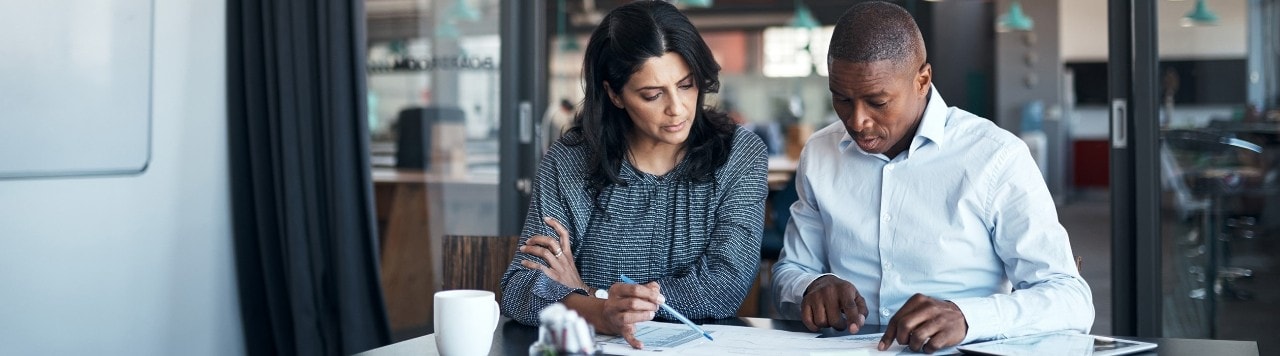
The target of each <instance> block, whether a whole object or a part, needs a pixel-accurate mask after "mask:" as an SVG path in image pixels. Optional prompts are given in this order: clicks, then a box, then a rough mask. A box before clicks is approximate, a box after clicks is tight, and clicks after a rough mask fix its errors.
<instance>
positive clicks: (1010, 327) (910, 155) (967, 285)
mask: <svg viewBox="0 0 1280 356" xmlns="http://www.w3.org/2000/svg"><path fill="white" fill-rule="evenodd" d="M828 62H829V63H830V73H831V74H830V79H829V86H830V90H831V96H832V99H831V100H832V105H833V106H834V108H835V111H836V113H837V114H838V115H839V116H840V121H839V122H837V123H834V124H832V125H831V126H828V127H826V128H824V129H822V130H820V131H818V132H816V133H814V135H813V136H812V137H811V138H810V139H809V142H808V143H807V144H806V145H805V148H804V152H803V153H802V154H801V156H800V165H799V169H798V171H797V176H796V179H797V180H796V190H797V193H798V194H799V196H800V200H799V201H798V202H796V204H795V205H793V206H792V207H791V214H792V217H791V221H790V222H789V223H788V225H787V232H786V238H785V239H786V241H785V246H784V248H783V251H782V257H781V258H780V260H779V262H778V264H777V265H776V266H775V267H774V279H773V285H774V288H775V289H774V293H775V295H776V296H777V298H776V300H778V309H779V310H780V311H781V312H782V313H783V315H784V316H787V317H791V318H799V319H801V320H802V321H803V322H804V323H805V325H806V326H807V327H808V328H809V329H811V330H815V331H816V330H818V329H819V328H823V327H834V328H836V329H840V330H843V329H845V328H849V329H851V330H854V331H856V330H857V329H858V328H860V327H861V326H862V325H863V324H864V323H870V324H878V325H886V326H887V327H888V329H887V331H886V332H885V335H884V337H883V338H882V339H881V341H880V349H881V350H884V349H887V348H888V347H889V346H890V345H891V344H892V343H893V342H895V341H896V342H897V343H898V344H902V345H907V346H908V347H909V348H910V349H911V350H914V351H924V352H934V351H937V350H939V349H942V348H946V347H950V346H953V345H956V344H959V343H968V342H972V341H977V340H987V339H995V338H1004V337H1012V336H1018V335H1024V334H1031V333H1039V332H1045V331H1052V330H1064V329H1070V330H1078V331H1081V332H1087V331H1088V330H1089V327H1090V325H1091V324H1093V298H1092V296H1091V295H1090V291H1089V286H1088V285H1087V284H1085V281H1084V280H1083V279H1082V278H1080V274H1079V272H1078V271H1077V270H1076V266H1075V264H1074V262H1073V261H1074V259H1073V257H1072V253H1071V246H1070V244H1069V241H1068V240H1067V233H1066V230H1065V229H1063V227H1062V225H1060V224H1059V223H1058V217H1057V213H1056V212H1055V211H1054V205H1053V202H1052V199H1051V198H1050V196H1049V192H1048V189H1047V188H1046V187H1045V184H1044V179H1043V178H1042V177H1041V176H1040V171H1039V170H1038V169H1037V168H1036V166H1035V162H1034V161H1032V158H1031V155H1030V152H1029V151H1028V149H1027V146H1026V145H1025V144H1023V143H1022V141H1021V140H1019V139H1018V138H1017V137H1015V136H1014V135H1012V134H1010V133H1009V132H1007V131H1004V130H1001V129H1000V128H999V127H997V126H995V125H994V124H992V123H991V122H990V121H988V120H986V119H983V118H980V117H977V116H974V115H973V114H970V113H967V112H965V111H963V110H960V109H956V108H948V107H947V106H946V103H945V102H943V100H942V96H941V95H940V94H939V93H938V92H937V90H935V89H934V88H933V85H932V82H931V77H932V68H931V67H930V65H929V64H928V63H927V62H926V55H925V47H924V40H923V38H921V36H920V29H919V28H918V27H916V24H915V21H914V20H912V18H911V15H910V14H908V13H907V12H906V10H904V9H902V8H901V7H898V6H897V5H893V4H889V3H885V2H865V3H860V4H858V5H855V6H854V7H853V8H851V9H850V10H849V11H848V12H846V13H845V14H844V15H843V16H842V17H841V18H840V21H839V23H838V24H837V25H836V28H835V32H834V33H833V35H832V39H831V48H830V51H829V52H828Z"/></svg>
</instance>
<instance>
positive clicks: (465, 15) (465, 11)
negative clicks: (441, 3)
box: [449, 0, 480, 21]
mask: <svg viewBox="0 0 1280 356" xmlns="http://www.w3.org/2000/svg"><path fill="white" fill-rule="evenodd" d="M449 16H450V17H452V18H453V19H455V20H461V21H476V20H479V19H480V12H479V11H476V9H474V8H471V5H470V4H467V0H456V1H454V2H453V8H452V9H449Z"/></svg>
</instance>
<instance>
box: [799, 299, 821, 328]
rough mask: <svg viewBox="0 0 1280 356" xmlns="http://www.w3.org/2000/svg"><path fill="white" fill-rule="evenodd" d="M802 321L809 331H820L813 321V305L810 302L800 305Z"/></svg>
mask: <svg viewBox="0 0 1280 356" xmlns="http://www.w3.org/2000/svg"><path fill="white" fill-rule="evenodd" d="M800 322H802V323H804V327H805V328H808V329H809V331H818V325H816V324H814V323H813V307H811V306H810V303H802V304H801V305H800Z"/></svg>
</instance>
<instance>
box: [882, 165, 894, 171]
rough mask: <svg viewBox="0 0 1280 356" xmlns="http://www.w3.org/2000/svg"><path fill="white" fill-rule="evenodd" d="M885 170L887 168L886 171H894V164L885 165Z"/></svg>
mask: <svg viewBox="0 0 1280 356" xmlns="http://www.w3.org/2000/svg"><path fill="white" fill-rule="evenodd" d="M884 170H886V171H893V165H892V164H890V165H886V166H884Z"/></svg>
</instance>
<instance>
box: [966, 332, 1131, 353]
mask: <svg viewBox="0 0 1280 356" xmlns="http://www.w3.org/2000/svg"><path fill="white" fill-rule="evenodd" d="M1155 348H1156V344H1153V343H1149V342H1141V341H1132V340H1123V339H1115V338H1109V337H1105V336H1094V335H1086V334H1080V333H1075V332H1066V331H1063V332H1052V333H1045V334H1036V335H1028V336H1021V337H1015V338H1009V339H1003V340H993V341H987V342H981V343H976V344H970V345H962V346H958V347H956V349H958V350H960V351H962V352H964V353H967V354H979V355H999V356H1003V355H1095V356H1111V355H1127V354H1131V353H1135V352H1142V351H1147V350H1151V349H1155Z"/></svg>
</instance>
